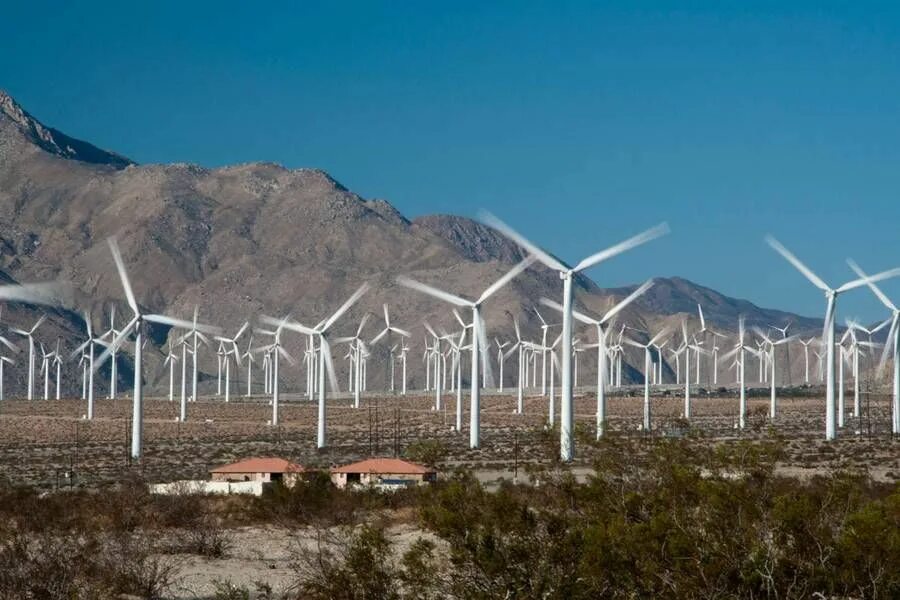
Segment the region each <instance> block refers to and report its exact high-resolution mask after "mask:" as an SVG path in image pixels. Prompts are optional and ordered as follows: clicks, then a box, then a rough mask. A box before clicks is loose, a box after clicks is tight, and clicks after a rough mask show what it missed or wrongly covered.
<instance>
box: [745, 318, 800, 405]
mask: <svg viewBox="0 0 900 600" xmlns="http://www.w3.org/2000/svg"><path fill="white" fill-rule="evenodd" d="M773 329H776V330H778V331H781V332H783V333H785V334H786V333H787V327H785V328H784V329H779V328H778V327H774V328H773ZM753 331H754V332H756V335H758V336H759V337H761V338H762V339H763V341H765V343H766V345H767V346H768V347H769V352H768V361H769V372H770V375H771V381H770V382H769V418H770V419H772V420H773V421H774V420H775V417H776V416H777V411H778V401H777V399H776V397H775V386H776V383H775V377H776V375H777V373H778V371H777V369H776V366H777V365H776V362H777V361H776V350H777V349H778V346H782V345H785V344H790V343H791V342H792V341H794V339H796V338H797V336H796V335H792V336H790V337H782V338H779V339H776V340H773V339H770V338H769V336H767V335H766V334H765V332H764V331H763V330H762V329H760V328H758V327H754V328H753ZM790 368H791V367H790V363H788V369H790Z"/></svg>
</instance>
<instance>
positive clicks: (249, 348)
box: [241, 335, 256, 398]
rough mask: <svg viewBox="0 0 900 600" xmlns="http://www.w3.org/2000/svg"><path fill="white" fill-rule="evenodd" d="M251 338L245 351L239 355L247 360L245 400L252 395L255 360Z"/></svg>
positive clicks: (251, 337)
mask: <svg viewBox="0 0 900 600" xmlns="http://www.w3.org/2000/svg"><path fill="white" fill-rule="evenodd" d="M252 349H253V336H252V335H251V336H250V340H249V341H248V342H247V350H246V352H244V353H243V354H242V355H241V358H244V359H246V360H247V398H249V397H250V396H252V395H253V362H254V361H255V360H256V359H255V358H253V352H252Z"/></svg>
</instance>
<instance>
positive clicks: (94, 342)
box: [69, 312, 106, 420]
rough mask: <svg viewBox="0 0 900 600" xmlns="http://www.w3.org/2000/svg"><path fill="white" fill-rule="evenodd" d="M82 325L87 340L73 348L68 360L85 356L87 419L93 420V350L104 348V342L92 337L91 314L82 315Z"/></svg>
mask: <svg viewBox="0 0 900 600" xmlns="http://www.w3.org/2000/svg"><path fill="white" fill-rule="evenodd" d="M84 324H85V327H86V328H87V340H86V341H85V342H84V343H83V344H81V345H80V346H78V347H77V348H75V350H74V351H73V352H72V354H70V355H69V357H70V359H74V358H75V356H77V355H79V354H80V355H83V356H84V355H86V356H87V364H86V365H85V366H86V369H85V373H86V376H87V384H86V387H87V390H85V391H86V395H87V403H88V406H87V418H88V420H91V419H93V418H94V349H95V347H96V346H106V342H104V341H103V340H102V339H101V338H98V337H95V336H94V329H93V325H92V323H91V313H89V312H86V313H84Z"/></svg>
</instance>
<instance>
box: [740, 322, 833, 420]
mask: <svg viewBox="0 0 900 600" xmlns="http://www.w3.org/2000/svg"><path fill="white" fill-rule="evenodd" d="M788 327H790V323H788ZM773 329H776V330H778V331H781V332H782V333H787V327H785V328H784V329H779V328H778V327H773ZM753 330H754V331H755V332H756V335H758V336H759V337H761V338H762V339H763V341H765V343H766V345H768V346H769V353H768V354H769V356H768V358H769V369H770V375H771V381H770V382H769V418H770V419H772V420H773V421H774V420H775V417H776V416H777V410H778V401H777V399H776V397H775V385H776V384H775V378H776V375H777V372H778V371H777V369H776V356H775V355H776V352H775V351H776V350H777V349H778V346H781V345H785V344H790V343H791V342H792V341H793V340H794V339H796V337H797V336H796V335H792V336H790V337H782V338H781V339H778V340H772V339H769V336H767V335H766V334H765V332H764V331H763V330H761V329H760V328H758V327H754V328H753ZM788 369H790V364H788ZM842 395H843V394H842Z"/></svg>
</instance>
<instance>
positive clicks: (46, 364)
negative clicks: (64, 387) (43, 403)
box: [41, 344, 53, 400]
mask: <svg viewBox="0 0 900 600" xmlns="http://www.w3.org/2000/svg"><path fill="white" fill-rule="evenodd" d="M52 358H53V353H52V352H47V351H46V350H45V349H44V345H43V344H41V373H43V374H44V400H49V399H50V360H51V359H52Z"/></svg>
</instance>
